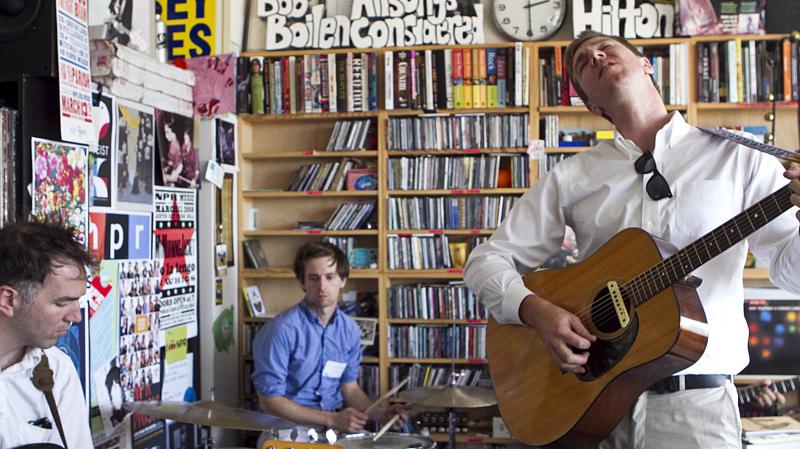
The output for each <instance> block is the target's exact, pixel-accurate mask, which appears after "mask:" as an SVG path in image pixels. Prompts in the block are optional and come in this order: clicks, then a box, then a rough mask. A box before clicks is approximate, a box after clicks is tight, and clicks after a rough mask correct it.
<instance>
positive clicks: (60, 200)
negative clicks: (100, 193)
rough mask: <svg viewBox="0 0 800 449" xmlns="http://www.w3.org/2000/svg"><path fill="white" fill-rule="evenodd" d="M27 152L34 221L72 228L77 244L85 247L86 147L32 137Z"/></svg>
mask: <svg viewBox="0 0 800 449" xmlns="http://www.w3.org/2000/svg"><path fill="white" fill-rule="evenodd" d="M31 148H33V195H32V196H33V210H32V213H33V215H34V217H36V219H37V220H47V221H55V222H60V223H64V224H66V225H69V226H72V227H74V228H75V233H76V238H77V239H78V241H79V242H81V243H83V244H86V241H87V240H86V238H87V235H88V230H89V229H88V223H89V201H88V193H87V192H88V190H87V188H88V182H87V177H86V174H87V173H88V162H87V153H88V149H87V147H86V146H85V145H76V144H71V143H65V142H54V141H51V140H44V139H38V138H36V137H34V138H32V139H31Z"/></svg>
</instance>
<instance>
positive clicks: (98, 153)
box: [89, 93, 116, 208]
mask: <svg viewBox="0 0 800 449" xmlns="http://www.w3.org/2000/svg"><path fill="white" fill-rule="evenodd" d="M92 95H93V97H94V98H95V99H96V100H97V106H92V110H93V111H94V112H93V117H94V132H95V138H94V139H93V141H94V140H96V141H97V143H96V144H92V145H90V146H89V170H90V171H89V174H90V177H89V206H91V207H105V208H110V207H111V186H112V185H113V181H112V179H111V174H112V173H113V170H112V167H113V166H114V161H113V158H112V157H113V155H114V151H112V148H113V145H114V133H115V132H116V126H114V125H115V121H114V117H115V114H114V99H113V98H112V97H109V96H107V95H101V94H97V93H94V94H92Z"/></svg>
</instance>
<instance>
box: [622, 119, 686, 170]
mask: <svg viewBox="0 0 800 449" xmlns="http://www.w3.org/2000/svg"><path fill="white" fill-rule="evenodd" d="M691 129H692V127H691V126H690V125H689V124H688V123H686V121H685V120H684V119H683V115H681V113H680V111H674V112H673V113H672V117H671V118H670V119H669V121H668V122H667V123H666V124H665V125H664V126H663V127H662V128H661V129H659V130H658V132H657V133H656V145H655V149H654V150H653V153H654V154H657V153H658V152H659V150H661V149H662V148H665V147H666V148H672V147H674V146H675V145H676V144H677V143H678V142H680V141H681V139H683V138H684V137H686V135H687V134H689V131H690V130H691ZM614 148H616V149H617V151H619V152H620V153H622V154H624V155H625V156H627V157H628V159H635V158H637V157H639V156H641V155H642V150H641V149H640V148H639V147H638V146H636V144H635V143H633V141H632V140H629V139H626V138H625V137H623V135H622V134H620V133H619V132H618V131H616V130H615V131H614Z"/></svg>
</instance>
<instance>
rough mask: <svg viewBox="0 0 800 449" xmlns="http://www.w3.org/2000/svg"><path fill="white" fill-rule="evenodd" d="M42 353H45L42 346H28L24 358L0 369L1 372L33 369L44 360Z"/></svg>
mask: <svg viewBox="0 0 800 449" xmlns="http://www.w3.org/2000/svg"><path fill="white" fill-rule="evenodd" d="M42 354H44V351H43V350H42V348H28V349H27V351H26V352H25V355H24V356H22V360H20V361H19V362H17V363H15V364H13V365H11V366H9V367H8V368H6V369H4V370H2V371H0V374H9V373H14V372H18V371H21V372H28V371H32V370H33V369H34V368H35V367H36V365H38V364H39V361H41V360H42Z"/></svg>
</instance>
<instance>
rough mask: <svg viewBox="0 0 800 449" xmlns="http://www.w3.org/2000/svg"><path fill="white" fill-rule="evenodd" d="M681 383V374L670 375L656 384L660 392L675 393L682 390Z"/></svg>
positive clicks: (657, 390)
mask: <svg viewBox="0 0 800 449" xmlns="http://www.w3.org/2000/svg"><path fill="white" fill-rule="evenodd" d="M680 389H681V383H680V378H679V376H669V377H665V378H663V379H661V380H660V381H659V382H658V383H657V384H656V392H657V393H658V394H665V393H675V392H676V391H680Z"/></svg>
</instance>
